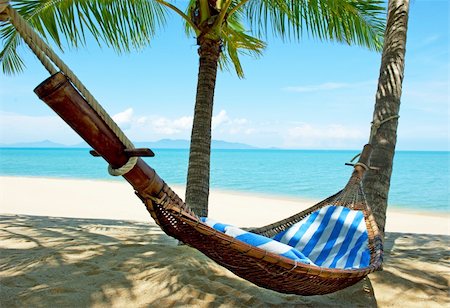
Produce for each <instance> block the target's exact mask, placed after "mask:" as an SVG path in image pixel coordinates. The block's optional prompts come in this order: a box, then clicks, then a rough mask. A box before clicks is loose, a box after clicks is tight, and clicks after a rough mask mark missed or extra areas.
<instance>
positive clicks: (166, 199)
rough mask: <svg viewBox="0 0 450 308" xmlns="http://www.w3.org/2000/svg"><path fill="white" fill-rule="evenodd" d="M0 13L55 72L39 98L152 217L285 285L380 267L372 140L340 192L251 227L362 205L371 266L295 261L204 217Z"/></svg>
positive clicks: (251, 272) (317, 285)
mask: <svg viewBox="0 0 450 308" xmlns="http://www.w3.org/2000/svg"><path fill="white" fill-rule="evenodd" d="M0 20H3V21H7V20H8V21H10V22H11V23H12V24H13V25H14V26H15V28H16V29H17V31H18V33H19V34H20V35H21V37H22V38H23V39H24V40H25V42H26V43H27V44H28V46H29V47H30V48H31V49H32V50H33V52H34V53H35V54H36V55H37V56H38V58H39V59H40V61H41V62H42V64H43V65H44V66H45V67H46V68H47V70H48V71H49V72H50V73H51V75H52V76H51V77H50V78H48V79H47V80H45V81H44V82H43V83H42V84H40V85H39V86H38V87H37V88H36V89H35V92H36V94H37V95H38V96H39V98H40V99H41V100H43V101H44V102H45V103H46V104H47V105H49V106H50V107H51V108H52V109H53V110H54V111H55V112H56V113H57V114H58V115H59V116H60V117H61V118H62V119H63V120H64V121H66V122H67V124H69V125H70V126H71V127H72V128H73V129H74V130H75V131H76V132H77V133H78V134H79V135H80V136H81V137H82V138H83V139H84V140H85V141H86V142H87V143H88V144H89V145H90V146H91V147H92V148H93V149H95V152H96V154H97V155H99V156H102V157H103V158H104V159H105V160H106V161H107V162H108V163H109V164H110V166H111V167H110V172H111V173H113V174H114V175H123V177H124V178H125V179H126V180H127V181H128V182H129V183H130V184H131V185H132V186H133V188H134V189H135V191H136V194H137V195H138V196H139V197H140V198H141V200H142V201H143V202H144V204H145V205H146V207H147V209H148V211H149V212H150V214H151V216H152V217H153V219H154V220H155V221H156V223H157V224H158V225H159V226H160V227H161V228H162V230H164V232H166V233H167V234H168V235H170V236H173V237H174V238H176V239H178V240H180V241H182V242H184V243H186V244H188V245H190V246H192V247H194V248H196V249H198V250H199V251H201V252H202V253H204V254H205V255H207V256H208V257H210V258H211V259H213V260H214V261H216V262H217V263H219V264H221V265H222V266H224V267H226V268H228V269H229V270H231V271H232V272H234V273H235V274H236V275H238V276H240V277H242V278H244V279H246V280H248V281H251V282H253V283H255V284H256V285H259V286H261V287H264V288H268V289H272V290H275V291H278V292H283V293H293V294H301V295H317V294H326V293H331V292H334V291H337V290H340V289H343V288H345V287H347V286H350V285H352V284H354V283H356V282H358V281H360V280H361V279H363V278H364V277H365V276H366V275H367V274H369V273H371V272H373V271H375V270H379V269H381V263H382V254H383V248H382V237H381V235H380V232H379V230H378V228H377V225H376V223H375V220H374V218H373V216H372V213H371V211H370V208H369V206H368V205H367V202H366V200H365V198H364V194H363V190H362V186H361V179H362V177H363V174H364V171H365V169H366V168H367V162H368V160H369V156H370V146H366V147H365V149H364V151H363V153H362V155H361V158H360V162H359V163H357V164H356V165H355V170H354V172H353V174H352V176H351V178H350V180H349V182H348V184H347V186H346V187H345V188H344V189H343V190H342V191H341V192H339V193H337V194H335V195H333V196H331V197H329V198H327V199H325V200H324V201H322V202H320V203H318V204H316V205H314V206H313V207H311V208H310V209H308V210H306V211H303V212H301V213H299V214H297V215H294V216H292V217H289V218H287V219H285V220H283V221H280V222H277V223H274V224H271V225H269V226H266V227H262V228H257V229H253V230H251V231H252V232H254V233H257V234H261V235H264V236H267V237H271V236H273V235H274V234H276V233H279V232H281V231H283V230H285V229H287V228H289V227H290V226H292V225H293V224H295V223H296V222H299V221H300V220H302V219H303V218H305V217H306V216H308V215H309V214H310V213H312V212H314V211H316V210H319V209H320V208H322V207H324V206H327V205H337V206H344V207H348V208H350V209H353V210H360V211H362V212H363V213H364V218H365V222H366V227H367V231H368V246H369V249H370V264H369V266H367V267H365V268H360V269H330V268H326V267H318V266H314V265H309V264H303V263H300V262H296V261H294V260H291V259H288V258H286V257H283V256H280V255H277V254H273V253H270V252H267V251H266V250H263V249H260V248H257V247H253V246H251V245H248V244H246V243H244V242H241V241H239V240H236V239H235V238H233V237H230V236H228V235H226V234H224V233H221V232H219V231H217V230H215V229H213V228H211V227H209V226H208V225H206V224H204V223H202V222H201V221H200V219H199V218H198V217H197V216H196V215H195V214H194V213H193V212H192V211H191V210H190V209H189V208H188V207H187V206H186V205H185V204H184V202H183V201H182V200H181V199H180V198H179V197H178V196H177V195H176V194H175V193H174V192H173V191H172V190H171V189H170V187H169V186H168V185H167V184H166V183H164V181H163V180H162V179H161V178H160V177H159V176H158V174H156V172H155V171H154V170H153V169H152V168H151V167H149V166H148V165H147V164H146V163H145V162H144V161H143V160H142V159H141V158H139V156H143V153H146V151H142V149H134V146H133V145H132V143H131V142H130V141H129V140H128V138H126V136H125V135H124V134H123V132H122V131H121V130H120V129H119V128H118V127H117V125H116V124H115V123H114V121H112V119H111V117H110V116H109V115H108V114H107V113H106V112H105V111H104V110H103V108H102V107H101V106H100V105H99V104H98V102H97V101H96V100H95V99H94V98H93V96H92V95H91V94H90V93H89V92H88V91H87V90H86V88H85V87H84V86H83V84H82V83H81V82H80V81H79V80H78V78H77V77H76V76H75V74H73V72H71V71H70V69H69V68H68V67H67V66H66V65H65V64H64V62H62V60H61V59H60V58H58V57H57V55H55V54H54V52H53V51H52V50H51V49H50V47H49V46H47V45H46V44H45V42H43V41H42V39H40V38H39V36H37V34H36V33H35V32H34V31H33V29H31V27H30V26H29V25H28V24H27V23H26V21H24V20H23V18H21V16H20V15H19V14H17V12H16V11H15V10H14V9H13V8H12V7H11V6H9V5H8V3H7V2H5V1H2V2H0ZM53 65H55V66H56V67H57V68H58V69H59V70H61V71H62V72H63V73H56V72H57V69H56V68H55V67H54V66H53ZM147 153H148V151H147Z"/></svg>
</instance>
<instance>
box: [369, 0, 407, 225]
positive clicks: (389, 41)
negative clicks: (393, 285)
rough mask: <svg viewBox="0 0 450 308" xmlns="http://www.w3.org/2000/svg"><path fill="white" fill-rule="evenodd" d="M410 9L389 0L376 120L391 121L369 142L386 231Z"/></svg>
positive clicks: (374, 197)
mask: <svg viewBox="0 0 450 308" xmlns="http://www.w3.org/2000/svg"><path fill="white" fill-rule="evenodd" d="M408 12H409V0H389V4H388V17H387V25H386V32H385V38H384V47H383V55H382V60H381V68H380V77H379V79H378V89H377V94H376V102H375V111H374V114H373V121H374V122H373V123H374V124H376V123H381V122H382V121H383V120H387V119H390V120H387V121H386V122H384V123H383V124H381V126H380V127H379V128H378V129H375V128H373V129H372V134H371V137H370V141H369V142H370V143H371V144H372V145H373V152H372V157H371V165H372V166H374V167H378V168H380V169H379V170H377V171H369V172H367V174H366V177H365V178H364V182H363V184H364V188H365V193H366V197H367V200H368V202H369V204H371V205H372V210H373V213H374V216H375V220H376V222H377V224H378V227H379V228H380V230H381V231H382V232H383V233H384V229H385V224H386V210H387V202H388V193H389V186H390V182H391V174H392V166H393V159H394V151H395V145H396V142H397V126H398V118H397V117H396V116H397V115H398V114H399V110H400V98H401V94H402V82H403V74H404V62H405V51H406V49H405V46H406V30H407V25H408Z"/></svg>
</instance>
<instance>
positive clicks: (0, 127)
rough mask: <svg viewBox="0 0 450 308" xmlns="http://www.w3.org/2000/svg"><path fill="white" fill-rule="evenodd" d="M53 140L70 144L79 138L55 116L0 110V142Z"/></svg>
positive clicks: (78, 140) (79, 139)
mask: <svg viewBox="0 0 450 308" xmlns="http://www.w3.org/2000/svg"><path fill="white" fill-rule="evenodd" d="M42 140H51V141H53V142H57V143H61V144H66V145H72V144H76V143H79V142H81V141H82V140H81V138H80V137H79V136H78V135H77V134H76V133H75V132H74V131H73V130H72V129H71V128H70V127H69V126H68V125H67V124H66V123H65V122H64V121H63V120H61V119H60V118H59V117H57V116H28V115H22V114H17V113H9V112H1V111H0V143H5V144H10V143H17V142H37V141H42Z"/></svg>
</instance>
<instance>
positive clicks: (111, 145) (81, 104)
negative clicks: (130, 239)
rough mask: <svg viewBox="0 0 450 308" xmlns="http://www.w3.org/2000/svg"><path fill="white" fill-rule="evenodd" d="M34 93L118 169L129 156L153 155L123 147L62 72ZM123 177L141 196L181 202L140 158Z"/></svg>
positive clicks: (45, 81)
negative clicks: (167, 198) (166, 197)
mask: <svg viewBox="0 0 450 308" xmlns="http://www.w3.org/2000/svg"><path fill="white" fill-rule="evenodd" d="M34 92H35V93H36V94H37V96H38V97H39V98H40V99H41V100H42V101H44V102H45V103H46V104H47V105H48V106H49V107H50V108H51V109H53V110H54V111H55V112H56V113H57V114H58V115H59V116H60V117H61V118H62V119H63V120H64V121H65V122H66V123H67V124H68V125H69V126H70V127H72V128H73V129H74V130H75V131H76V132H77V133H78V134H79V135H80V136H81V137H82V138H83V139H84V140H85V141H86V142H87V143H88V144H89V145H90V146H91V147H92V148H93V149H94V151H95V154H94V155H99V156H102V157H103V158H104V159H105V160H106V161H107V162H108V163H109V164H110V165H111V166H112V167H113V168H120V167H121V166H123V165H124V164H125V163H127V161H128V160H129V158H130V157H132V156H154V153H153V152H152V151H151V150H149V149H127V147H126V146H125V145H124V144H123V142H122V141H120V140H119V138H118V137H117V136H116V134H115V133H114V132H113V131H112V130H111V128H110V127H109V126H108V125H107V124H106V123H105V121H104V120H103V119H101V117H100V116H99V115H98V114H97V112H95V111H94V110H93V109H92V107H91V106H90V105H89V104H88V103H87V102H86V100H85V99H84V97H83V96H82V95H81V94H80V93H79V92H78V90H77V89H76V88H75V87H74V86H73V85H72V83H71V82H70V81H69V80H68V79H67V77H66V76H65V75H64V74H62V73H56V74H54V75H52V76H51V77H49V78H47V79H46V80H44V81H43V82H42V83H41V84H40V85H38V86H37V87H36V89H34ZM123 177H124V178H125V179H126V180H127V181H128V182H129V183H130V184H131V185H132V186H133V188H134V189H135V190H136V192H137V194H139V196H140V197H141V198H149V199H152V198H161V197H162V196H167V195H169V196H171V199H172V200H173V201H174V202H175V203H182V201H181V199H180V198H179V197H178V196H177V195H176V194H175V193H174V192H173V191H172V190H171V189H170V188H169V187H168V186H167V185H166V184H165V183H164V181H163V180H162V179H161V178H160V177H159V176H158V174H157V173H156V172H155V170H154V169H152V168H151V167H150V166H149V165H147V164H146V163H145V162H144V161H143V160H142V159H141V158H138V161H137V163H136V165H135V166H134V167H133V169H131V170H130V171H129V172H128V173H126V174H125V175H123ZM163 188H164V191H163Z"/></svg>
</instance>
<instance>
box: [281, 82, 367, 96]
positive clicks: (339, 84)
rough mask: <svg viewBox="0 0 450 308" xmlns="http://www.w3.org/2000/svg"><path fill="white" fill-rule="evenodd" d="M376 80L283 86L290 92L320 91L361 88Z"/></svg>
mask: <svg viewBox="0 0 450 308" xmlns="http://www.w3.org/2000/svg"><path fill="white" fill-rule="evenodd" d="M374 84H376V81H373V80H371V81H363V82H355V83H343V82H325V83H321V84H317V85H305V86H289V87H285V88H283V90H285V91H288V92H300V93H304V92H320V91H331V90H338V89H353V88H360V87H364V86H369V85H374Z"/></svg>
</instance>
